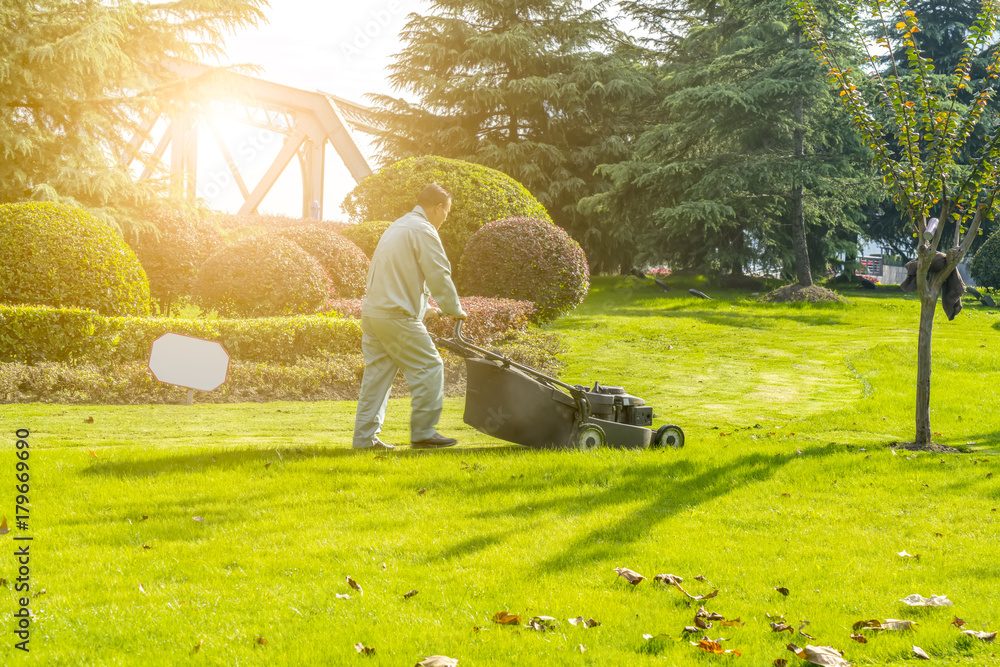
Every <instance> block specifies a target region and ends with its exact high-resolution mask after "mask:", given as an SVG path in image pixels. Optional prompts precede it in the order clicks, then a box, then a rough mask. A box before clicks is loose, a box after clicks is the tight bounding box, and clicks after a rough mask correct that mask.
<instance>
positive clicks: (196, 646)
mask: <svg viewBox="0 0 1000 667" xmlns="http://www.w3.org/2000/svg"><path fill="white" fill-rule="evenodd" d="M201 642H202V640H200V639H199V640H198V643H197V644H195V645H194V648H192V649H191V652H192V653H197V652H198V651H200V650H201Z"/></svg>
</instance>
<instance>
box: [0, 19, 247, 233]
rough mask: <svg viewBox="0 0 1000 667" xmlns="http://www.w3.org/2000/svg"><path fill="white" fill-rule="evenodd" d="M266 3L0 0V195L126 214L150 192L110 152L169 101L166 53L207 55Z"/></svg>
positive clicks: (168, 55) (172, 94) (116, 217)
mask: <svg viewBox="0 0 1000 667" xmlns="http://www.w3.org/2000/svg"><path fill="white" fill-rule="evenodd" d="M262 5H266V0H207V1H206V0H177V1H176V2H169V3H149V2H144V1H142V0H117V1H116V2H103V1H102V0H39V1H37V2H9V1H4V2H2V3H0V155H3V156H4V157H3V160H0V202H17V201H22V200H26V199H50V200H61V201H66V202H69V203H77V204H81V205H83V206H86V207H89V208H91V209H92V210H94V211H95V212H98V213H101V212H103V213H105V214H106V217H109V218H110V219H112V220H117V221H126V220H127V219H128V218H129V217H130V215H131V214H130V211H133V212H134V211H135V208H136V207H137V206H138V205H139V204H140V203H141V202H142V201H143V200H144V198H146V197H148V196H150V195H151V194H152V193H153V192H154V189H152V188H151V186H150V184H148V183H147V184H139V185H137V184H135V183H134V182H133V179H132V177H131V174H130V173H129V172H128V171H127V170H126V169H125V168H124V167H122V166H121V165H120V164H119V163H118V160H117V158H118V157H119V156H120V155H122V153H123V151H125V149H126V147H127V145H128V141H129V139H130V138H131V136H132V134H133V131H134V129H135V126H136V125H137V122H136V121H137V119H138V118H140V117H141V116H142V115H144V114H145V113H148V112H154V111H156V110H159V109H160V108H162V105H163V104H165V100H166V99H168V98H173V97H176V95H175V93H176V92H177V91H176V90H175V89H172V88H171V82H174V81H176V75H173V74H172V73H170V71H169V70H168V69H167V68H166V67H165V66H164V61H165V59H167V58H171V57H175V58H185V59H198V58H199V57H201V56H205V55H210V54H213V53H216V52H218V50H219V45H220V44H221V41H222V38H223V36H224V35H225V34H226V32H228V31H231V30H234V29H236V28H240V27H244V26H248V25H253V24H254V23H256V22H257V21H258V20H260V19H261V18H262V16H263V15H262V13H261V6H262Z"/></svg>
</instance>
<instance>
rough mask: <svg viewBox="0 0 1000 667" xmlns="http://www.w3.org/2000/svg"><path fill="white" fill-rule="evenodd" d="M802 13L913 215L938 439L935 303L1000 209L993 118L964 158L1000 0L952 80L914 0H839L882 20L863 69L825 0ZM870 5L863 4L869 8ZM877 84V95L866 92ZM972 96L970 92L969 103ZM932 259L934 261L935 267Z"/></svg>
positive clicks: (987, 82)
mask: <svg viewBox="0 0 1000 667" xmlns="http://www.w3.org/2000/svg"><path fill="white" fill-rule="evenodd" d="M792 7H793V12H794V14H795V17H796V19H797V21H798V22H799V24H800V25H801V26H802V29H803V32H804V33H805V34H806V35H808V36H809V38H810V39H811V40H812V42H813V50H814V52H815V54H816V55H817V57H818V58H819V59H820V62H821V63H822V64H823V66H824V67H826V68H827V69H828V71H829V81H830V83H831V84H833V85H834V86H836V87H837V88H838V89H839V97H840V99H841V100H842V102H843V105H844V108H845V109H846V111H847V113H848V114H849V115H850V118H851V119H852V121H853V124H854V127H855V129H856V130H857V131H858V133H859V134H860V135H861V137H862V139H863V140H864V142H865V144H866V145H867V146H868V148H869V150H870V152H871V156H872V161H873V162H874V164H875V165H876V166H877V167H878V169H879V171H880V172H881V174H882V178H883V180H884V182H885V184H886V186H887V188H888V189H889V191H890V192H891V194H892V196H893V200H894V201H895V203H896V206H897V208H898V209H899V210H900V211H901V212H902V213H903V214H904V215H905V216H906V218H907V220H908V221H909V224H910V226H911V227H912V229H913V235H914V236H915V237H916V239H917V244H918V245H917V259H916V260H915V261H916V275H915V277H916V289H917V293H918V295H919V296H920V328H919V336H918V343H917V388H916V435H915V438H914V441H915V443H916V445H918V446H921V447H930V446H931V445H932V442H931V425H930V388H931V335H932V333H933V327H934V309H935V307H936V304H937V300H938V297H939V295H941V293H942V287H943V286H944V284H945V281H946V280H947V279H948V277H949V276H950V274H951V273H952V272H953V271H954V270H956V267H957V266H958V263H959V262H960V261H961V260H962V258H963V257H965V255H966V254H967V253H968V252H969V249H970V248H971V247H972V243H973V241H974V240H975V239H976V236H977V234H978V233H979V230H980V227H981V225H982V224H983V222H984V221H985V220H990V219H992V218H993V216H994V215H995V213H996V206H997V201H996V196H997V187H998V185H1000V132H998V131H997V129H996V128H991V130H990V134H989V135H988V136H987V139H986V141H985V142H984V143H983V146H982V148H981V150H979V151H978V154H977V155H975V156H974V158H973V160H972V161H971V162H970V163H969V164H967V165H963V164H961V163H960V161H959V158H960V157H961V155H962V151H963V149H964V148H965V147H966V146H967V144H968V143H969V140H970V137H971V136H972V134H973V131H974V130H975V129H976V127H977V125H979V123H980V120H981V119H982V117H983V113H984V111H985V110H986V108H987V105H988V104H989V102H990V100H992V99H993V97H994V95H995V89H994V86H995V85H996V81H997V78H998V72H1000V51H998V50H997V49H995V48H993V49H992V50H991V47H993V46H995V45H994V44H993V38H994V35H995V34H996V30H997V14H998V9H1000V2H998V1H997V0H984V2H983V4H982V8H981V9H980V12H979V18H978V20H977V21H976V22H975V23H974V24H973V25H972V26H971V27H970V29H969V31H968V34H967V36H966V38H965V49H964V51H963V54H962V57H961V58H960V59H959V61H958V63H957V65H955V66H954V69H953V70H951V71H950V72H949V73H948V77H947V82H946V85H944V86H942V85H939V84H940V77H939V76H936V75H937V74H939V73H937V72H936V71H935V64H934V62H933V61H932V59H931V58H928V57H927V56H926V55H925V54H924V53H923V52H922V51H921V50H920V49H919V48H918V46H917V42H916V35H917V33H918V32H919V31H920V26H919V25H918V23H919V22H918V19H917V14H916V13H915V12H914V11H913V10H912V9H910V7H909V5H908V4H907V3H906V1H905V0H862V1H861V2H857V3H855V2H848V1H845V0H840V1H839V2H838V11H839V14H840V16H841V17H842V18H843V20H844V21H846V22H847V23H848V24H849V25H850V26H852V27H853V28H854V34H855V35H859V36H860V35H864V34H865V31H864V29H863V26H864V24H865V23H866V22H867V21H872V20H873V21H875V22H876V23H877V24H878V25H879V26H880V33H879V36H878V38H877V39H876V43H874V44H872V43H869V42H866V41H865V40H864V39H863V38H860V37H859V38H858V39H856V41H855V47H856V49H857V50H858V52H859V53H860V54H861V55H863V56H864V62H865V67H864V69H863V70H861V71H858V70H855V69H852V68H850V67H846V66H844V65H843V64H842V59H841V57H840V54H838V53H837V52H836V50H835V49H833V48H832V47H831V45H830V42H829V41H828V39H827V37H826V35H825V34H824V29H823V28H822V26H821V24H820V22H819V21H818V20H817V2H816V0H792ZM862 12H864V14H862ZM900 49H901V50H902V51H903V52H904V53H905V55H906V64H907V65H908V67H906V68H903V67H901V66H900V63H898V62H894V63H893V65H892V67H891V68H890V69H889V70H888V71H887V72H885V73H882V72H881V70H880V68H879V66H878V64H879V58H880V55H881V52H884V51H886V50H887V51H888V52H890V53H896V52H898V50H900ZM987 52H988V53H989V60H988V64H987V67H986V76H985V77H983V78H982V79H981V80H980V81H974V80H973V78H972V76H971V72H972V65H973V61H974V59H975V58H977V57H978V56H980V55H981V54H984V53H987ZM863 89H874V90H875V92H876V95H875V97H874V100H872V99H869V97H868V96H866V95H865V94H863V92H862V90H863ZM963 99H965V100H968V102H967V103H963ZM948 222H953V223H954V226H953V229H954V234H953V238H950V239H948V241H949V242H950V243H951V247H950V248H948V249H947V251H945V252H938V247H939V246H940V244H941V242H942V240H944V239H943V236H944V230H945V228H946V226H947V225H946V224H945V223H948ZM932 266H933V268H932Z"/></svg>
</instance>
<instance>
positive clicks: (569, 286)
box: [456, 218, 590, 321]
mask: <svg viewBox="0 0 1000 667" xmlns="http://www.w3.org/2000/svg"><path fill="white" fill-rule="evenodd" d="M456 277H457V282H458V288H459V290H460V291H461V292H462V293H463V294H475V295H480V296H487V297H501V298H505V299H516V300H518V301H532V302H534V304H535V311H536V315H535V317H536V318H537V319H538V320H540V321H546V320H551V319H553V318H555V317H557V316H558V315H560V314H562V313H565V312H567V311H570V310H572V309H573V308H575V307H576V306H577V305H579V303H580V302H581V301H583V299H584V297H585V296H587V290H588V289H589V288H590V271H589V269H588V267H587V256H586V255H585V254H584V252H583V249H582V248H580V244H579V243H577V242H576V241H574V240H573V239H572V238H571V237H570V235H569V234H567V233H566V232H565V231H564V230H563V229H562V228H561V227H557V226H556V225H554V224H552V223H551V222H547V221H545V220H538V219H535V218H507V219H505V220H497V221H496V222H491V223H489V224H488V225H485V226H484V227H483V228H482V229H480V230H479V231H478V232H476V233H475V234H474V235H473V236H472V238H471V239H469V243H468V245H467V246H466V247H465V253H464V254H463V255H462V261H461V264H459V267H458V274H457V276H456Z"/></svg>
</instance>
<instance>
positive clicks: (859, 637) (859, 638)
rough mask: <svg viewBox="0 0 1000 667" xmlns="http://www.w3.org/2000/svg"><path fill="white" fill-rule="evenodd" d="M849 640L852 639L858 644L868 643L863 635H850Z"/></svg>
mask: <svg viewBox="0 0 1000 667" xmlns="http://www.w3.org/2000/svg"><path fill="white" fill-rule="evenodd" d="M851 639H853V640H854V641H856V642H858V643H859V644H867V643H868V638H867V637H865V636H864V635H860V634H853V635H851Z"/></svg>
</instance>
